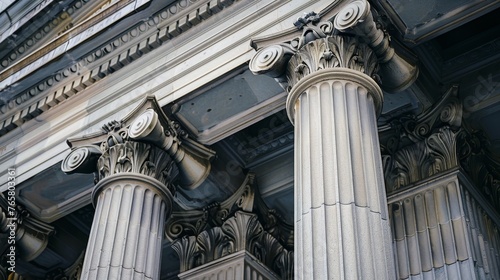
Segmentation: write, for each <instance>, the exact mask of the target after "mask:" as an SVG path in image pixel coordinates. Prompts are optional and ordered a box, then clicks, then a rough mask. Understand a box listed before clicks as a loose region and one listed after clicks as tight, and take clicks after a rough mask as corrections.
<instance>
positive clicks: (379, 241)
mask: <svg viewBox="0 0 500 280" xmlns="http://www.w3.org/2000/svg"><path fill="white" fill-rule="evenodd" d="M320 15H324V18H327V19H328V18H331V17H333V16H335V17H334V18H335V23H333V22H330V21H325V22H321V18H320ZM295 26H296V27H298V29H299V32H300V35H299V36H298V37H296V38H294V37H293V36H292V35H291V34H290V31H287V32H285V33H286V34H283V36H281V38H284V39H285V40H284V42H283V43H280V44H276V41H278V38H280V36H278V35H274V36H268V37H267V38H264V39H256V40H254V41H253V42H252V45H253V46H254V47H255V48H256V49H259V51H258V52H257V54H256V55H255V56H254V58H253V59H252V61H251V62H250V69H251V70H252V71H253V72H254V73H256V74H263V73H265V74H267V75H270V76H272V77H274V78H276V79H277V80H278V82H280V83H281V84H282V85H285V86H286V89H287V91H288V92H289V95H288V99H287V104H286V109H287V112H288V116H289V118H290V120H291V121H292V123H294V125H295V232H294V233H295V254H294V255H295V278H296V279H394V278H395V269H394V257H393V255H392V245H391V232H390V225H389V221H388V211H387V204H386V201H387V200H386V193H385V187H384V179H383V168H382V160H381V155H380V146H379V139H378V132H377V122H376V119H377V117H378V115H379V114H380V112H381V109H382V102H383V95H382V90H381V89H380V87H379V86H378V84H377V83H376V82H375V80H374V78H375V79H377V80H378V79H379V76H378V75H377V74H378V73H383V75H384V77H383V78H384V79H385V80H383V81H382V84H386V85H388V88H390V89H391V90H394V91H395V90H401V89H403V88H406V87H407V86H409V85H410V84H411V83H412V81H413V80H414V79H415V78H416V76H415V75H416V73H417V70H416V68H415V67H413V66H411V64H409V63H407V62H406V61H404V60H402V59H401V58H400V57H399V56H397V55H396V54H395V52H394V50H393V49H392V48H391V47H390V46H389V41H388V39H387V38H386V37H384V33H383V31H382V30H379V29H377V27H376V25H375V23H374V21H373V18H372V15H371V12H370V6H369V4H368V3H367V2H366V1H354V2H352V3H350V4H348V5H347V6H346V7H344V8H342V9H340V12H338V13H337V14H336V15H332V14H329V12H328V11H322V12H321V13H319V14H316V13H309V14H306V15H305V17H304V18H301V19H299V20H298V21H297V22H296V23H295ZM344 32H345V33H344ZM347 33H350V34H347ZM354 35H356V36H354ZM290 38H291V39H290ZM365 42H366V43H365ZM266 43H268V44H269V43H270V45H268V46H264V47H262V48H259V47H258V45H266ZM379 69H382V70H379ZM372 77H373V78H372Z"/></svg>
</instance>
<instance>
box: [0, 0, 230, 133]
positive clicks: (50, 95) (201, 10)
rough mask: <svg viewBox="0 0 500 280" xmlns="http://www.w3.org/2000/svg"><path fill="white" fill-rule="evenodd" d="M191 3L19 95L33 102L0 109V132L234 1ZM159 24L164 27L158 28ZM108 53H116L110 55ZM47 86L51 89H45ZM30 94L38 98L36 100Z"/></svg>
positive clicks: (163, 13)
mask: <svg viewBox="0 0 500 280" xmlns="http://www.w3.org/2000/svg"><path fill="white" fill-rule="evenodd" d="M192 2H195V1H178V2H176V3H175V4H173V5H170V6H168V7H166V8H165V9H163V10H162V11H160V12H158V13H156V14H155V15H153V16H152V17H150V18H149V19H147V20H143V21H142V22H139V23H137V24H136V25H135V26H134V27H133V28H131V29H129V30H127V31H126V32H125V33H122V34H120V35H119V36H117V37H115V39H114V40H111V41H110V42H108V43H106V44H105V45H103V46H101V47H100V48H98V49H96V50H94V51H93V52H91V53H90V54H88V55H87V56H85V57H83V58H81V59H80V60H78V61H77V62H76V63H74V64H73V65H71V66H69V67H67V68H65V69H63V70H60V71H59V72H57V73H56V74H54V75H52V77H49V78H47V79H45V80H44V81H43V82H42V83H40V84H38V85H36V86H34V87H32V88H30V89H29V90H27V91H26V92H25V93H24V94H23V95H22V96H21V97H20V99H21V100H20V101H21V102H22V101H25V100H30V97H31V100H33V99H34V101H33V102H30V103H27V104H23V106H19V107H20V108H19V109H17V108H16V104H15V102H12V101H11V102H9V104H8V106H11V107H13V108H12V109H7V108H6V106H3V107H2V108H0V112H5V117H4V118H2V122H1V123H0V135H3V134H5V133H7V132H8V131H10V130H12V129H14V128H15V127H17V126H19V125H21V124H22V123H23V122H25V121H27V120H30V119H32V118H34V117H36V116H38V115H40V114H41V113H43V112H44V111H46V110H48V109H49V108H51V107H53V106H55V105H56V104H58V103H60V102H62V101H64V100H66V99H68V98H70V97H71V96H73V95H75V94H77V93H79V92H81V91H83V90H84V89H85V88H86V87H88V86H90V85H92V84H93V83H95V82H96V81H98V80H100V79H102V78H104V77H105V76H107V75H109V74H111V73H114V72H116V71H118V70H119V69H121V68H123V67H124V66H126V65H128V64H129V63H131V62H132V61H134V60H136V59H138V58H140V57H141V56H143V55H144V54H146V53H148V52H150V51H151V50H153V49H155V48H157V47H158V46H160V45H161V44H163V43H165V42H166V41H168V40H171V39H172V38H174V37H176V36H178V35H179V34H181V32H185V31H187V30H188V29H190V28H191V27H193V26H194V25H196V24H198V23H200V22H201V21H202V20H204V19H207V18H209V17H211V16H212V15H214V14H215V13H217V12H219V11H221V10H222V9H223V8H224V7H227V6H229V5H231V4H232V3H233V2H232V1H225V2H220V3H218V2H217V0H211V1H203V2H202V3H200V4H199V5H198V4H193V3H192ZM190 8H193V9H190ZM160 26H163V27H162V28H160V29H159V27H160ZM134 38H135V39H134ZM141 39H142V40H141ZM138 40H140V41H138ZM119 52H121V53H119ZM117 53H119V54H117ZM111 54H116V55H114V56H111ZM71 77H72V79H71V80H69V81H68V82H67V83H66V84H65V85H61V86H59V87H55V85H56V83H57V82H61V83H62V81H63V79H64V78H71ZM54 87H55V88H56V90H55V91H54V90H53V88H54ZM46 88H48V89H50V91H49V92H46V91H45V89H46ZM43 92H44V93H45V94H43ZM37 95H40V96H41V97H38V96H37ZM32 96H37V97H38V98H36V99H35V98H32Z"/></svg>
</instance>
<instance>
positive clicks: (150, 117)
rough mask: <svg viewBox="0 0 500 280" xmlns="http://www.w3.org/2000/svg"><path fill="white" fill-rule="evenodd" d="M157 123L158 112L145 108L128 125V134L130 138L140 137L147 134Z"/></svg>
mask: <svg viewBox="0 0 500 280" xmlns="http://www.w3.org/2000/svg"><path fill="white" fill-rule="evenodd" d="M157 123H158V114H156V113H155V111H153V109H147V110H146V111H145V112H144V113H142V114H141V115H140V116H139V117H137V118H136V119H135V120H134V122H133V123H132V124H131V125H130V128H129V131H128V133H129V136H130V137H131V138H132V139H141V138H144V137H146V136H147V135H149V134H150V133H151V132H152V131H153V130H154V129H155V126H156V124H157Z"/></svg>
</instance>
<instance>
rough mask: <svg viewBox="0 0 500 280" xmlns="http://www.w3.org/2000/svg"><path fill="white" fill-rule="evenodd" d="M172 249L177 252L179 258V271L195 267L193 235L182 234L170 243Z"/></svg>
mask: <svg viewBox="0 0 500 280" xmlns="http://www.w3.org/2000/svg"><path fill="white" fill-rule="evenodd" d="M172 249H174V251H175V252H176V253H177V255H178V256H179V260H180V271H181V272H182V271H186V270H189V269H191V268H193V267H195V258H196V257H197V255H195V253H196V252H197V244H196V237H195V236H184V237H182V238H180V239H177V240H176V241H175V242H174V243H172Z"/></svg>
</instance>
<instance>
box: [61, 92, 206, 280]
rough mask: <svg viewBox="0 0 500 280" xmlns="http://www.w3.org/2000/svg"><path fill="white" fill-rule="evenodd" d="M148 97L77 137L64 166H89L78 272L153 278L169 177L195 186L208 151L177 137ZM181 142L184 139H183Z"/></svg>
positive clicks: (169, 196) (82, 169) (168, 202)
mask: <svg viewBox="0 0 500 280" xmlns="http://www.w3.org/2000/svg"><path fill="white" fill-rule="evenodd" d="M181 133H182V131H180V130H179V129H178V125H175V124H174V123H173V122H171V121H170V120H169V119H168V118H167V117H166V116H165V115H163V113H162V111H161V109H160V107H159V106H158V104H157V103H156V101H155V100H154V98H152V97H148V98H147V99H146V100H145V102H144V103H143V104H141V105H140V106H139V107H138V108H137V109H136V110H135V112H132V113H131V114H130V115H129V116H127V117H126V118H125V119H123V120H122V121H121V122H111V123H109V124H107V125H105V126H104V127H103V133H100V134H94V135H90V136H84V137H82V138H78V139H72V140H68V142H69V143H70V144H71V145H77V146H78V147H77V148H74V149H73V150H72V152H71V153H70V154H69V155H68V156H67V157H66V158H65V160H64V161H63V163H62V170H63V171H64V172H66V173H75V172H79V173H92V172H94V173H95V176H96V186H95V188H94V191H93V193H92V200H93V204H94V206H95V208H96V212H95V216H94V221H93V224H92V229H91V232H90V237H89V242H88V245H87V250H86V255H85V259H84V263H83V269H82V276H81V279H92V280H94V279H102V280H104V279H159V276H160V264H161V253H162V248H163V242H162V241H163V235H164V232H165V229H164V225H165V221H166V219H167V218H168V217H169V216H170V213H171V211H172V201H173V193H174V191H175V187H174V181H177V182H178V183H176V184H175V185H178V184H180V185H183V186H184V187H187V188H193V187H196V186H198V185H199V184H200V183H201V182H202V181H203V180H204V179H205V178H206V177H207V176H208V173H209V170H210V164H209V159H210V158H211V157H212V156H213V153H212V152H211V151H210V150H208V149H206V148H204V147H202V146H201V145H196V144H195V143H194V142H193V141H192V140H190V139H188V138H187V137H183V138H182V141H181V140H180V135H181ZM181 142H182V143H181Z"/></svg>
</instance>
